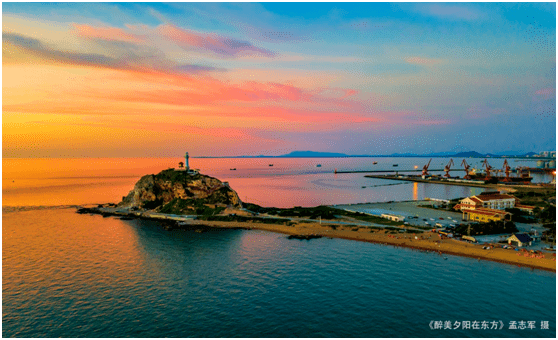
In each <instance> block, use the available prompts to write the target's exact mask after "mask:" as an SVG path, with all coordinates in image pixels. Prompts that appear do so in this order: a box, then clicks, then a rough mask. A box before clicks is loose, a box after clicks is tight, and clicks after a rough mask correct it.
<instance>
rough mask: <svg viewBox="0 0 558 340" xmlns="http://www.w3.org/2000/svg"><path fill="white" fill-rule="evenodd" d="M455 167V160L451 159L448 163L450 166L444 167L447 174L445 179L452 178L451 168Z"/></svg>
mask: <svg viewBox="0 0 558 340" xmlns="http://www.w3.org/2000/svg"><path fill="white" fill-rule="evenodd" d="M454 165H455V164H454V163H453V158H450V161H449V162H448V165H446V166H445V167H444V171H445V172H446V174H445V175H444V177H447V178H450V177H451V176H450V174H449V172H450V169H451V167H452V166H454Z"/></svg>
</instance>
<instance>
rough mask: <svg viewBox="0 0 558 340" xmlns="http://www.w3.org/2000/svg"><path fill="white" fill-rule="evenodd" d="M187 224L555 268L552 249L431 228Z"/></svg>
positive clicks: (315, 224) (314, 224)
mask: <svg viewBox="0 0 558 340" xmlns="http://www.w3.org/2000/svg"><path fill="white" fill-rule="evenodd" d="M324 223H326V222H324ZM188 225H191V226H193V227H194V226H200V227H201V226H209V227H219V228H243V229H256V230H266V231H272V232H278V233H283V234H288V235H320V236H323V237H332V238H342V239H347V240H355V241H364V242H372V243H378V244H384V245H392V246H398V247H405V248H412V249H419V250H424V251H432V252H435V253H440V254H450V255H457V256H466V257H471V258H476V259H479V260H489V261H495V262H500V263H506V264H510V265H517V266H525V267H530V268H535V269H542V270H547V271H553V272H556V255H555V254H554V253H550V252H545V253H543V255H542V256H539V257H536V256H534V255H533V254H531V253H525V252H523V251H514V250H511V249H503V248H501V245H500V248H496V247H494V248H492V249H488V250H487V249H483V246H485V245H478V244H472V243H467V242H464V241H457V240H454V239H447V238H445V239H441V238H440V236H439V235H438V234H437V233H432V232H425V233H421V234H416V235H415V234H413V233H398V234H388V233H387V231H386V230H374V231H373V232H371V230H370V229H368V228H365V227H360V228H359V229H358V230H357V231H355V230H353V229H355V227H343V226H338V227H336V228H335V230H334V229H333V228H332V227H329V226H324V225H320V224H318V223H300V224H297V225H293V226H286V225H279V224H263V223H240V222H213V221H212V222H209V221H189V222H188Z"/></svg>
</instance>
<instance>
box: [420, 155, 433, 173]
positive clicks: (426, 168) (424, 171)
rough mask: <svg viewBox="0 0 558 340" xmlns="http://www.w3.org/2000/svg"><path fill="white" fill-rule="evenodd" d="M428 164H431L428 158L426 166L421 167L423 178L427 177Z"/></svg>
mask: <svg viewBox="0 0 558 340" xmlns="http://www.w3.org/2000/svg"><path fill="white" fill-rule="evenodd" d="M430 162H432V158H430V160H429V161H428V164H426V165H425V166H423V167H422V175H423V176H428V175H429V174H428V167H429V166H430Z"/></svg>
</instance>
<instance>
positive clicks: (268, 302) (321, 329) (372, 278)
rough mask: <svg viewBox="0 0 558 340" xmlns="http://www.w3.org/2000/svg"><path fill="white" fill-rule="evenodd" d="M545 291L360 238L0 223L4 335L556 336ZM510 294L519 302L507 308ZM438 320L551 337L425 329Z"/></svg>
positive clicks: (66, 220) (45, 213)
mask: <svg viewBox="0 0 558 340" xmlns="http://www.w3.org/2000/svg"><path fill="white" fill-rule="evenodd" d="M555 284H556V276H555V274H554V273H548V272H542V271H532V270H530V269H526V268H517V267H514V266H508V265H502V264H498V263H492V262H477V261H476V260H474V259H468V258H460V257H453V256H450V257H449V259H448V260H443V259H442V257H440V256H438V255H433V254H430V253H422V252H417V251H410V250H406V249H399V248H394V247H389V246H380V245H375V244H370V243H365V242H355V241H347V240H339V239H327V238H324V239H319V240H312V241H310V242H307V241H299V240H288V239H287V238H286V237H285V235H282V234H275V233H268V232H263V231H244V230H211V231H210V232H207V233H202V234H200V233H195V232H192V231H180V230H174V231H170V232H169V231H166V230H164V228H162V226H161V225H160V224H159V223H157V222H152V221H138V220H132V221H123V220H118V219H115V218H103V217H101V216H89V215H78V214H76V213H75V212H74V210H72V209H52V210H34V211H27V212H14V213H7V214H4V215H3V285H2V297H3V302H2V307H3V308H2V312H3V315H2V326H3V336H6V337H13V336H17V337H45V336H47V337H122V336H133V337H167V336H168V337H189V336H192V337H233V336H238V337H317V336H327V337H465V336H497V337H510V336H513V337H515V336H527V337H539V336H546V337H552V336H554V334H555V312H556V311H555V304H554V301H555V298H556V291H555ZM518 287H521V289H522V291H524V292H525V293H526V294H528V296H529V299H509V295H510V292H514V291H517V290H518V289H519V288H518ZM525 287H528V288H525ZM503 301H505V303H502V302H503ZM438 319H442V320H493V319H496V320H503V321H504V322H506V323H507V322H508V321H510V320H537V322H539V320H549V321H550V328H551V330H549V331H542V330H540V329H537V330H532V331H529V332H525V331H524V332H520V331H510V330H502V331H486V332H484V333H471V331H463V330H455V331H436V332H434V331H430V330H429V328H428V323H429V322H430V320H438Z"/></svg>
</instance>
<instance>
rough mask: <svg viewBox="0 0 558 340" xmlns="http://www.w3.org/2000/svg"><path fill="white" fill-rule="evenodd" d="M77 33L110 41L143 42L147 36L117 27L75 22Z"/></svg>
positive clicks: (84, 36) (83, 36)
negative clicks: (94, 25)
mask: <svg viewBox="0 0 558 340" xmlns="http://www.w3.org/2000/svg"><path fill="white" fill-rule="evenodd" d="M73 26H74V29H75V31H76V34H77V35H78V36H80V37H82V38H93V39H102V40H109V41H123V42H129V43H136V44H141V43H143V42H144V41H145V36H141V35H136V34H131V33H127V32H125V31H124V30H122V29H120V28H115V27H93V26H89V25H80V24H73Z"/></svg>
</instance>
